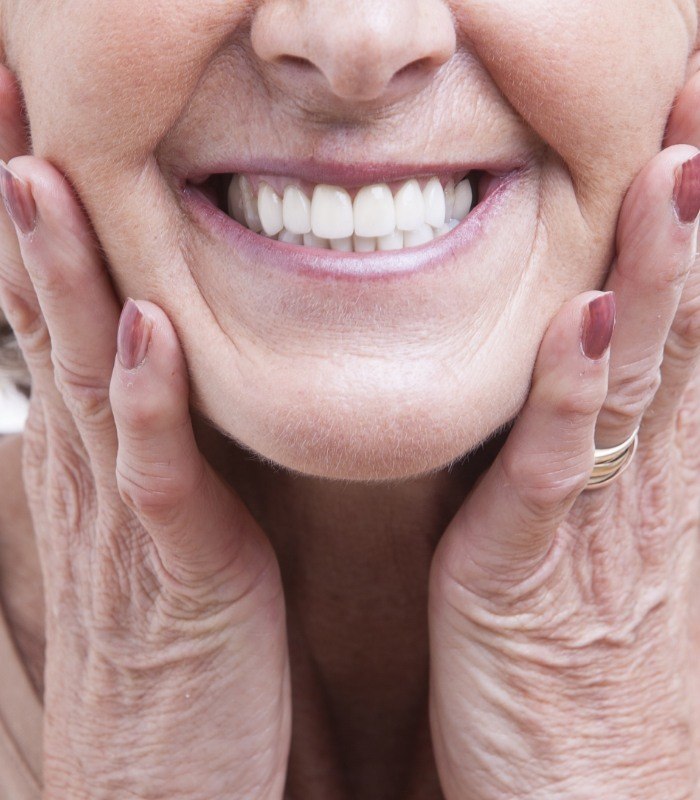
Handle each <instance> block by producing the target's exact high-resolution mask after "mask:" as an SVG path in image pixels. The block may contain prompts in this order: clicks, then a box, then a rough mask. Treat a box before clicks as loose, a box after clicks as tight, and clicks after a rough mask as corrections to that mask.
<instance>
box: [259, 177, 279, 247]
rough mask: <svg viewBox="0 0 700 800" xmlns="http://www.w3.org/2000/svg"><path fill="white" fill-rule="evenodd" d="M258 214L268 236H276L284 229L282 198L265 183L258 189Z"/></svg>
mask: <svg viewBox="0 0 700 800" xmlns="http://www.w3.org/2000/svg"><path fill="white" fill-rule="evenodd" d="M258 214H259V215H260V223H261V225H262V229H263V230H264V231H265V233H266V234H267V235H268V236H274V235H275V234H276V233H279V232H280V231H281V230H282V228H283V227H284V222H283V220H282V201H281V200H280V196H279V195H278V194H277V192H276V191H275V190H274V189H273V188H272V186H270V185H269V184H267V183H265V182H264V181H263V182H261V184H260V188H259V189H258Z"/></svg>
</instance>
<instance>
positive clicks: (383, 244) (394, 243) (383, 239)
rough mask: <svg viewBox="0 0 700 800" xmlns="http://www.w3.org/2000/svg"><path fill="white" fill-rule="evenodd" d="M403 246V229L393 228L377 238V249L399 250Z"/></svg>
mask: <svg viewBox="0 0 700 800" xmlns="http://www.w3.org/2000/svg"><path fill="white" fill-rule="evenodd" d="M402 247H403V231H399V230H395V231H394V232H393V233H389V234H387V235H386V236H380V237H379V238H378V239H377V250H400V249H401V248H402Z"/></svg>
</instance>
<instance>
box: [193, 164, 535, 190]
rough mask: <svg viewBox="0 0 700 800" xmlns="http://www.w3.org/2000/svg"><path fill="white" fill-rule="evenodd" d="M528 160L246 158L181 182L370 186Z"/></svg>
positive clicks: (497, 171)
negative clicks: (247, 179)
mask: <svg viewBox="0 0 700 800" xmlns="http://www.w3.org/2000/svg"><path fill="white" fill-rule="evenodd" d="M525 163H526V162H525V159H518V158H513V159H509V160H508V161H505V160H500V161H483V162H469V163H465V162H460V163H449V162H444V161H443V162H432V163H406V162H404V163H379V162H367V161H364V162H357V161H355V162H352V163H341V162H337V161H319V160H318V159H314V158H308V159H303V160H291V159H271V158H266V159H255V160H250V159H246V160H245V161H235V160H231V161H224V160H222V161H217V162H212V163H210V164H202V165H197V166H196V167H193V168H192V169H189V170H188V171H187V172H186V173H182V172H181V173H180V175H179V176H178V177H179V181H180V183H181V184H182V185H184V184H185V183H195V184H196V183H202V182H203V181H205V180H207V178H209V177H211V176H212V175H215V174H234V173H247V174H258V175H283V176H286V177H291V178H298V179H300V180H302V181H307V182H308V183H327V184H332V185H340V186H347V187H353V186H363V185H367V184H371V183H380V182H387V183H388V182H391V181H402V180H408V179H410V178H416V177H421V176H431V175H443V174H449V173H459V172H464V173H465V174H466V173H467V172H471V171H473V170H480V171H484V172H490V173H492V174H494V175H506V174H508V173H509V172H512V171H514V170H516V169H520V168H522V167H523V166H525Z"/></svg>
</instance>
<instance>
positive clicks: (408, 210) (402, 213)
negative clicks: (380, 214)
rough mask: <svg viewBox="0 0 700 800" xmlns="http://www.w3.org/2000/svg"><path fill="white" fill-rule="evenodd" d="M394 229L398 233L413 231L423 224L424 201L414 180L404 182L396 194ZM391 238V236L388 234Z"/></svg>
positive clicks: (418, 185)
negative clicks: (395, 228) (398, 231)
mask: <svg viewBox="0 0 700 800" xmlns="http://www.w3.org/2000/svg"><path fill="white" fill-rule="evenodd" d="M394 205H395V207H396V227H397V228H398V229H399V230H400V231H414V230H415V229H416V228H420V226H421V225H422V224H423V223H424V222H425V201H424V200H423V192H421V190H420V184H419V183H418V181H417V180H415V178H414V179H413V180H410V181H406V183H404V185H403V186H402V187H401V188H400V189H399V191H398V192H396V197H395V198H394ZM388 235H389V236H391V234H388Z"/></svg>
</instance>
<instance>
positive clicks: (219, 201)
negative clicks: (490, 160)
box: [181, 166, 522, 275]
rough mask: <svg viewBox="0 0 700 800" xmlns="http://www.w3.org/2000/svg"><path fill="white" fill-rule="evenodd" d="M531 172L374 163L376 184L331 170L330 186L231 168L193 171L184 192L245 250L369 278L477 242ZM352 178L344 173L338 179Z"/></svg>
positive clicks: (304, 178) (310, 172) (372, 173)
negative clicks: (486, 220) (493, 211)
mask: <svg viewBox="0 0 700 800" xmlns="http://www.w3.org/2000/svg"><path fill="white" fill-rule="evenodd" d="M521 170H522V167H521V166H511V167H510V168H508V169H503V170H499V171H498V172H496V171H487V170H484V169H462V170H455V169H454V168H453V169H446V170H440V169H435V168H433V170H432V171H430V172H427V171H424V172H422V173H414V174H412V175H411V174H410V173H408V174H406V173H404V174H399V173H400V171H399V170H398V169H397V168H394V169H393V173H394V175H391V174H390V171H389V170H385V171H384V172H383V173H382V172H379V170H378V169H377V168H376V167H373V168H372V169H370V170H365V173H366V174H367V175H368V177H370V178H372V179H373V180H372V181H371V182H367V183H352V182H351V181H347V180H346V181H343V183H341V182H340V180H338V181H337V182H330V180H329V179H328V177H327V176H328V171H326V176H325V177H326V180H327V181H328V182H314V181H313V177H314V172H315V170H314V169H311V170H306V174H303V175H300V174H299V173H300V172H301V173H304V171H305V170H303V169H302V170H297V173H298V174H297V175H296V176H285V175H282V174H279V173H278V172H272V171H269V172H267V171H265V172H253V171H250V172H242V171H241V172H235V173H234V172H223V171H222V172H211V173H200V174H198V175H192V176H190V177H189V178H187V179H185V180H184V181H182V184H181V186H182V190H183V196H184V198H185V200H186V201H187V202H188V205H190V206H191V207H192V208H193V210H195V211H196V212H198V214H197V216H199V217H200V218H204V219H205V220H206V221H208V222H209V223H210V225H209V227H211V223H214V225H213V227H214V228H216V229H217V230H218V231H219V232H223V233H224V235H225V237H226V238H227V239H229V241H230V242H232V243H234V244H235V245H238V249H239V250H240V249H243V250H248V251H249V252H250V253H251V254H252V253H254V252H255V251H256V250H257V251H258V252H257V255H260V254H262V253H263V252H265V253H267V254H268V255H271V256H273V258H274V257H275V256H277V257H281V258H282V259H284V258H286V259H287V261H288V262H289V265H290V266H292V267H297V268H299V269H301V270H302V271H307V270H310V271H318V270H319V268H320V271H322V272H333V273H338V274H341V273H347V274H350V273H353V274H357V273H362V274H364V275H369V274H370V273H384V272H397V271H405V270H406V268H408V271H413V270H414V269H415V268H417V267H418V266H419V264H418V263H417V262H416V263H415V264H409V263H408V262H406V263H405V264H403V263H402V260H403V259H404V257H405V258H409V259H410V258H412V257H414V256H418V255H419V254H420V253H423V254H427V253H428V251H432V250H434V251H435V252H434V253H433V255H436V256H437V255H439V252H438V251H441V250H444V249H445V246H447V247H448V249H449V250H452V249H453V245H454V246H458V245H459V244H460V241H461V242H465V241H467V240H468V239H469V238H471V235H475V234H476V233H477V231H478V229H479V228H480V226H481V217H482V216H483V215H484V212H485V211H486V207H487V206H489V205H493V203H490V202H489V201H491V200H493V199H495V196H498V195H500V194H501V193H502V190H503V189H504V188H505V187H506V186H507V185H508V184H509V183H511V182H512V180H511V179H512V178H513V177H514V176H515V174H517V173H518V172H519V171H521ZM356 174H357V173H356ZM350 176H351V173H350V172H349V171H346V169H345V168H341V169H340V170H338V169H336V170H335V173H334V175H333V176H332V177H336V178H342V177H350ZM381 178H384V180H382V179H381ZM465 229H471V233H470V234H466V235H465V233H464V231H465ZM460 234H461V235H460ZM270 248H272V249H270ZM328 259H330V261H328ZM392 259H393V261H392ZM396 259H398V261H397V260H396ZM419 261H421V262H422V261H423V259H420V258H419ZM362 262H364V263H362Z"/></svg>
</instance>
